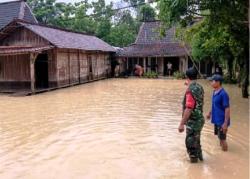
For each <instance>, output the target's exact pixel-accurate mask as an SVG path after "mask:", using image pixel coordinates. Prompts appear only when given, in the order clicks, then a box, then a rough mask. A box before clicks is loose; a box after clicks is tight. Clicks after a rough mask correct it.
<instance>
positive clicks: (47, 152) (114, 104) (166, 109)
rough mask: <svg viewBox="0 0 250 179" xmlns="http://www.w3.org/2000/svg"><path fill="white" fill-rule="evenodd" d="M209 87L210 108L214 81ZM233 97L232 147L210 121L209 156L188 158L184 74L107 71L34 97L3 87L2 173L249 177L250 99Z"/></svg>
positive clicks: (5, 176) (77, 177)
mask: <svg viewBox="0 0 250 179" xmlns="http://www.w3.org/2000/svg"><path fill="white" fill-rule="evenodd" d="M202 83H203V84H204V87H205V91H206V104H205V112H207V111H208V110H209V107H210V95H211V88H210V87H209V83H208V82H205V81H202ZM225 88H226V89H227V90H228V91H229V94H230V97H231V112H232V115H231V116H232V117H231V118H232V125H231V127H230V129H229V134H228V144H229V151H228V152H222V151H221V150H220V147H219V143H218V140H217V138H216V137H215V136H214V135H213V126H212V125H211V124H210V122H206V125H205V127H204V129H203V132H202V147H203V151H204V158H205V161H204V162H203V163H198V164H190V163H189V161H188V157H187V155H186V151H185V146H184V138H185V134H184V133H182V134H180V133H178V132H177V127H178V124H179V121H180V119H181V101H182V95H183V93H184V90H185V86H184V81H178V80H161V79H159V80H147V79H110V80H104V81H99V82H95V83H89V84H85V85H81V86H76V87H71V88H67V89H62V90H57V91H53V92H48V93H43V94H39V95H35V96H29V97H10V96H6V95H0V120H1V123H0V178H1V179H9V178H10V179H12V178H13V179H16V178H21V179H85V178H86V179H163V178H166V179H168V178H177V179H186V178H187V179H203V178H206V179H224V178H225V179H246V178H248V169H249V133H248V131H249V119H248V118H249V117H248V107H249V106H248V100H246V99H242V98H241V95H240V89H239V88H238V87H236V86H226V87H225Z"/></svg>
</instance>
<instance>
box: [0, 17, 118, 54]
mask: <svg viewBox="0 0 250 179" xmlns="http://www.w3.org/2000/svg"><path fill="white" fill-rule="evenodd" d="M20 26H23V27H25V28H27V29H29V30H30V31H32V32H33V33H35V34H37V35H38V36H40V37H42V38H44V39H45V40H47V41H48V42H49V43H50V44H51V45H53V46H55V47H58V48H66V49H80V50H86V51H104V52H115V49H114V48H113V47H112V46H110V45H109V44H108V43H106V42H104V41H103V40H101V39H99V38H97V37H95V36H92V35H87V34H83V33H79V32H73V31H70V30H66V29H61V28H56V27H52V26H47V25H41V24H35V23H30V22H25V21H23V20H14V21H13V22H12V23H10V24H9V25H7V26H6V27H5V28H4V29H3V31H2V35H1V33H0V39H4V37H5V36H6V35H7V34H10V33H11V32H12V31H14V29H15V28H18V27H20Z"/></svg>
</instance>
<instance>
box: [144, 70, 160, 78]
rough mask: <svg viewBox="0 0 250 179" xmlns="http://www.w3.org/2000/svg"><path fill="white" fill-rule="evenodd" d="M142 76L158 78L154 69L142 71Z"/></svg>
mask: <svg viewBox="0 0 250 179" xmlns="http://www.w3.org/2000/svg"><path fill="white" fill-rule="evenodd" d="M143 77H145V78H158V74H157V73H156V72H154V71H151V72H145V73H143Z"/></svg>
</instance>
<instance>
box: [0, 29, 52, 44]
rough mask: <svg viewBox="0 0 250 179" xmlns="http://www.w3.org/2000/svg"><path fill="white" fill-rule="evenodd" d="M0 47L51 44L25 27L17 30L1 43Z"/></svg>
mask: <svg viewBox="0 0 250 179" xmlns="http://www.w3.org/2000/svg"><path fill="white" fill-rule="evenodd" d="M0 45H6V46H10V45H16V46H18V45H22V46H23V45H29V46H38V45H39V46H43V45H49V42H48V41H46V40H45V39H43V38H42V37H40V36H38V35H36V34H35V33H33V32H31V31H30V30H28V29H25V28H24V27H20V28H18V29H16V30H15V31H14V32H13V33H11V34H10V35H9V36H8V37H7V38H5V39H4V40H2V41H1V42H0Z"/></svg>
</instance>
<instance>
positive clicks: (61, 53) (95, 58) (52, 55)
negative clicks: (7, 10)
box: [0, 20, 115, 93]
mask: <svg viewBox="0 0 250 179" xmlns="http://www.w3.org/2000/svg"><path fill="white" fill-rule="evenodd" d="M114 52H115V49H114V48H113V47H111V46H110V45H109V44H107V43H105V42H104V41H102V40H101V39H99V38H97V37H95V36H92V35H87V34H83V33H78V32H73V31H69V30H65V29H60V28H55V27H51V26H46V25H40V24H36V23H30V22H26V21H23V20H14V21H12V22H11V23H9V24H8V25H7V26H5V27H4V28H3V29H2V31H1V33H0V91H16V90H30V91H31V92H33V93H35V92H36V91H40V90H43V89H48V88H61V87H65V86H71V85H74V84H80V83H85V82H88V81H93V80H98V79H103V78H107V77H108V76H109V74H110V71H111V69H110V68H111V67H110V56H111V54H112V53H114Z"/></svg>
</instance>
